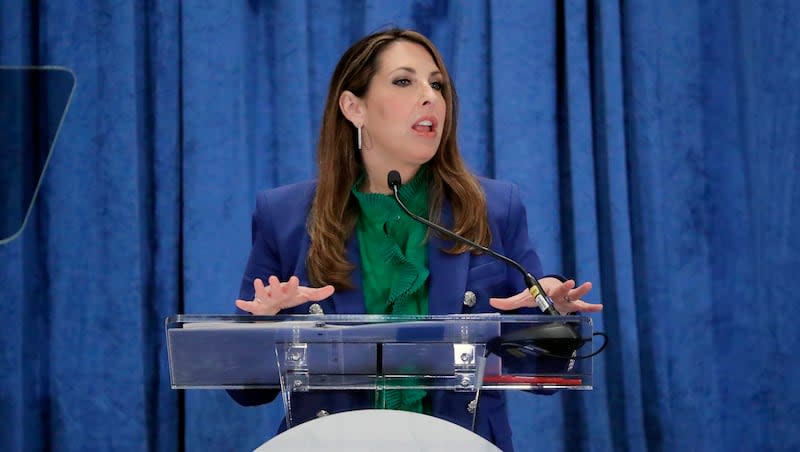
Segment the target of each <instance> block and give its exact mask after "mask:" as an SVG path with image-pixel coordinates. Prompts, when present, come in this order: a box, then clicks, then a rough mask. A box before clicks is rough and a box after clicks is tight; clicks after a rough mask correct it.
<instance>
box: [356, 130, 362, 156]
mask: <svg viewBox="0 0 800 452" xmlns="http://www.w3.org/2000/svg"><path fill="white" fill-rule="evenodd" d="M356 130H358V132H357V133H356V135H357V136H358V150H359V151H360V150H361V127H356Z"/></svg>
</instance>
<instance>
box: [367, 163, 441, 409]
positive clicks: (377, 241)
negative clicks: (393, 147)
mask: <svg viewBox="0 0 800 452" xmlns="http://www.w3.org/2000/svg"><path fill="white" fill-rule="evenodd" d="M364 179H365V176H364V175H362V176H361V177H360V178H359V179H358V180H357V181H356V183H355V185H353V188H352V193H353V195H354V196H355V198H356V199H357V200H358V205H359V207H360V213H359V216H358V222H357V223H356V234H357V237H358V243H359V248H360V252H361V275H362V276H361V278H362V290H363V293H364V301H365V303H366V311H367V314H392V315H427V314H428V289H427V285H426V284H425V283H426V281H427V279H428V276H429V274H430V273H429V271H428V247H427V240H426V238H427V233H428V231H427V227H426V226H425V225H423V224H420V223H418V222H416V221H414V220H413V219H411V218H410V217H409V216H408V215H406V214H405V213H404V212H403V211H402V210H401V209H400V207H399V206H398V205H397V202H396V201H395V200H394V197H393V196H391V195H384V194H380V193H363V192H361V191H359V189H360V188H361V185H362V184H363V182H364ZM399 194H400V199H402V200H403V202H404V203H405V204H406V206H407V207H408V209H409V210H411V211H412V212H414V213H415V214H417V215H419V216H422V217H425V218H427V216H428V171H427V169H426V167H424V166H423V167H422V168H420V170H419V171H418V172H417V175H416V176H415V177H414V178H413V179H412V180H411V182H408V183H406V184H403V185H402V186H401V187H400V189H399ZM381 394H382V395H383V396H382V397H380V396H379V397H378V399H377V400H376V406H378V407H384V405H385V407H386V408H390V409H398V410H405V411H415V412H419V413H421V412H427V411H428V410H427V409H425V408H424V407H423V398H424V397H425V394H426V393H425V391H424V390H391V391H385V392H383V393H381Z"/></svg>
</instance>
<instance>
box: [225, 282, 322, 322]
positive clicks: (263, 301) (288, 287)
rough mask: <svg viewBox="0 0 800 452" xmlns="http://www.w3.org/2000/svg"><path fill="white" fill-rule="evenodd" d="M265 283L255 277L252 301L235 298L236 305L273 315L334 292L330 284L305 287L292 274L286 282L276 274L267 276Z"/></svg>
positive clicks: (240, 307) (247, 309) (259, 313)
mask: <svg viewBox="0 0 800 452" xmlns="http://www.w3.org/2000/svg"><path fill="white" fill-rule="evenodd" d="M267 284H268V285H266V286H265V285H264V283H263V282H262V281H261V279H259V278H256V279H255V280H254V281H253V288H254V289H255V294H254V297H253V301H247V300H236V302H235V304H236V307H238V308H239V309H241V310H243V311H246V312H249V313H251V314H257V315H274V314H277V313H278V312H280V311H281V310H282V309H286V308H293V307H295V306H299V305H301V304H303V303H307V302H309V301H322V300H324V299H326V298H329V297H330V296H331V295H333V293H334V292H335V289H334V287H333V286H331V285H327V286H324V287H316V288H312V287H305V286H301V285H300V279H299V278H298V277H297V276H292V277H290V278H289V280H288V281H286V282H281V281H280V279H278V277H277V276H275V275H272V276H270V277H269V278H267Z"/></svg>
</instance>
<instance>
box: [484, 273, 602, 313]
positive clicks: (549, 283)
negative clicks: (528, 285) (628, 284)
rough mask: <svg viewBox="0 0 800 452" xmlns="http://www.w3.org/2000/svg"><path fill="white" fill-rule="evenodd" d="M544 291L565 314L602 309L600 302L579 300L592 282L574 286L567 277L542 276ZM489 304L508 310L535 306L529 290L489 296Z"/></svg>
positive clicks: (590, 286) (572, 281) (573, 282)
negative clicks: (592, 302) (502, 296)
mask: <svg viewBox="0 0 800 452" xmlns="http://www.w3.org/2000/svg"><path fill="white" fill-rule="evenodd" d="M539 284H541V285H542V289H544V291H545V293H546V294H547V295H548V296H549V297H550V298H551V299H552V300H553V304H554V305H555V308H556V310H558V312H559V313H561V314H563V315H566V314H570V313H572V312H598V311H602V310H603V305H602V304H591V303H586V302H585V301H583V300H581V298H582V297H583V296H584V295H586V294H587V293H589V291H590V290H592V283H590V282H585V283H583V284H581V285H580V286H578V287H575V281H574V280H572V279H568V280H567V281H564V282H561V281H560V280H558V279H556V278H542V279H540V280H539ZM489 304H490V305H492V306H493V307H495V308H497V309H500V310H503V311H510V310H512V309H518V308H525V307H536V306H537V305H536V301H534V299H533V297H532V296H531V294H530V292H528V291H527V290H523V291H522V292H520V293H518V294H516V295H514V296H511V297H508V298H490V299H489Z"/></svg>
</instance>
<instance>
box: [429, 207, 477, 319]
mask: <svg viewBox="0 0 800 452" xmlns="http://www.w3.org/2000/svg"><path fill="white" fill-rule="evenodd" d="M452 218H453V214H452V209H451V207H450V204H449V203H448V202H447V201H445V203H444V205H443V206H442V220H441V221H442V225H444V226H445V227H447V228H450V227H452V226H451V225H452V223H453V220H452ZM452 247H453V242H452V241H451V240H443V239H442V238H440V237H439V236H438V235H437V234H435V233H431V238H430V240H429V241H428V268H429V269H430V286H429V287H430V290H429V291H428V313H429V314H430V315H446V314H459V313H461V311H462V309H463V303H464V290H466V287H467V270H468V269H469V259H470V253H469V252H465V253H461V254H455V255H454V254H447V253H445V252H444V251H442V250H444V249H448V248H452Z"/></svg>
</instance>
